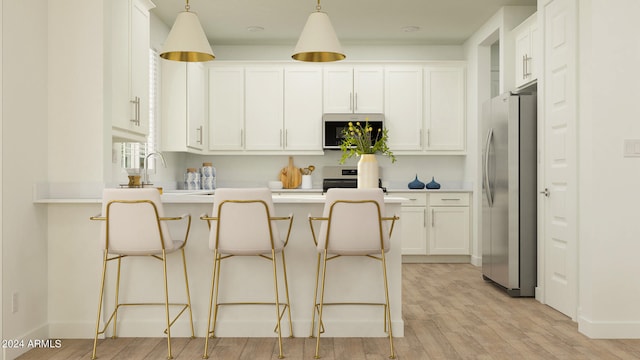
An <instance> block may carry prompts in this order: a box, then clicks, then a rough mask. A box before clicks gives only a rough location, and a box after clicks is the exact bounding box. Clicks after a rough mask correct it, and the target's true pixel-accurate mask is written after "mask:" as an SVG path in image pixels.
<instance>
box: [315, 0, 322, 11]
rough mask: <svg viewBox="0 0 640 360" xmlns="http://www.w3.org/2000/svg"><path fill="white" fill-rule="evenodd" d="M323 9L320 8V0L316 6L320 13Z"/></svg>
mask: <svg viewBox="0 0 640 360" xmlns="http://www.w3.org/2000/svg"><path fill="white" fill-rule="evenodd" d="M320 9H321V7H320V0H318V5H316V11H320Z"/></svg>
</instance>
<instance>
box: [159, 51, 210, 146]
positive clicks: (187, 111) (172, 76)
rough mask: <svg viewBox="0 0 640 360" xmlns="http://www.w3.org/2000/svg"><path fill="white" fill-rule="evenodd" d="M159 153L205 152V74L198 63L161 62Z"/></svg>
mask: <svg viewBox="0 0 640 360" xmlns="http://www.w3.org/2000/svg"><path fill="white" fill-rule="evenodd" d="M161 66H162V116H161V118H162V131H161V133H162V141H161V143H160V144H161V146H162V150H163V151H186V152H196V153H200V152H202V151H203V150H204V149H205V145H204V140H205V134H204V132H205V129H204V125H205V108H206V103H205V97H206V87H205V71H204V67H203V66H202V64H200V63H188V62H181V61H169V60H161Z"/></svg>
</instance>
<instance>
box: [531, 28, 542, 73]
mask: <svg viewBox="0 0 640 360" xmlns="http://www.w3.org/2000/svg"><path fill="white" fill-rule="evenodd" d="M537 20H538V17H537V16H534V17H533V20H532V21H531V27H530V28H529V34H530V35H529V36H530V37H531V50H530V51H531V56H530V58H531V59H530V60H529V72H530V73H531V80H537V79H538V72H539V67H540V66H539V63H540V54H541V53H542V52H541V51H540V47H541V40H540V31H538V21H537Z"/></svg>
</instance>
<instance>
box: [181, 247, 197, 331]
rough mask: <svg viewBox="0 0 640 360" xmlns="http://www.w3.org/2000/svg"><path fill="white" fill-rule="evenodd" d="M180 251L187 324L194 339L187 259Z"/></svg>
mask: <svg viewBox="0 0 640 360" xmlns="http://www.w3.org/2000/svg"><path fill="white" fill-rule="evenodd" d="M180 250H181V251H182V266H183V268H184V284H185V287H186V288H187V305H188V306H189V324H191V338H192V339H194V338H195V337H196V333H195V331H194V330H193V311H191V291H190V290H189V276H187V258H186V257H185V255H184V248H182V249H180Z"/></svg>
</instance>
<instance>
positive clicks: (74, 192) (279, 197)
mask: <svg viewBox="0 0 640 360" xmlns="http://www.w3.org/2000/svg"><path fill="white" fill-rule="evenodd" d="M102 188H103V187H102V186H101V185H100V184H80V185H77V184H76V185H74V184H40V185H38V186H36V187H35V189H34V201H33V202H34V203H36V204H100V203H102V198H101V196H102ZM214 191H215V190H165V191H164V192H163V194H162V202H163V203H167V204H172V203H173V204H198V203H202V204H211V203H213V192H214ZM272 192H273V202H274V203H275V204H278V203H308V204H312V203H324V199H325V197H324V194H323V192H322V189H320V188H317V189H274V190H272ZM407 192H416V193H432V192H434V193H435V192H471V190H469V189H464V188H447V189H437V190H432V189H418V190H412V189H408V188H404V189H400V188H389V189H387V195H386V196H385V202H387V203H400V202H402V201H403V200H406V199H404V198H402V197H401V196H396V195H395V194H398V193H407Z"/></svg>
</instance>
